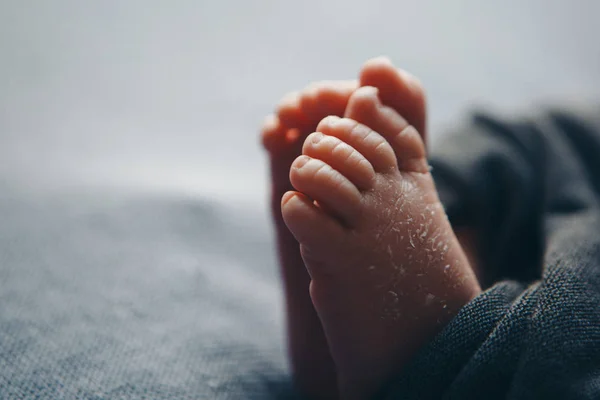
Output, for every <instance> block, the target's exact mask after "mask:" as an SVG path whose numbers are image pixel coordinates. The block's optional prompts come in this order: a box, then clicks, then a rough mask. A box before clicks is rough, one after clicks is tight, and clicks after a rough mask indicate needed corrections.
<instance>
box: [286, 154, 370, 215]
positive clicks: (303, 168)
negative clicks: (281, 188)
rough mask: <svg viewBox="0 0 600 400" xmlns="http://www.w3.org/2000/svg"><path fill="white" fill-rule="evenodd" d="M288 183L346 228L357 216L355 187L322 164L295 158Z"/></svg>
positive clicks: (358, 198)
mask: <svg viewBox="0 0 600 400" xmlns="http://www.w3.org/2000/svg"><path fill="white" fill-rule="evenodd" d="M290 182H291V183H292V185H293V186H294V188H295V189H296V190H297V191H299V192H302V193H304V194H305V195H306V196H308V197H309V198H311V199H313V200H316V201H317V203H318V204H319V205H320V206H322V207H323V208H324V209H325V211H327V212H328V213H331V214H333V215H334V216H335V217H337V218H338V219H340V220H341V221H342V222H343V223H344V224H346V225H353V223H354V221H355V220H356V219H357V218H358V216H359V215H360V213H361V209H362V204H361V203H362V194H361V193H360V192H359V190H358V188H357V187H356V186H355V185H354V184H353V183H352V182H351V181H350V180H349V179H348V178H347V177H345V176H344V175H342V174H341V173H340V172H338V171H336V170H335V169H333V168H332V167H331V166H330V165H329V164H327V163H325V162H324V161H321V160H319V159H316V158H311V157H308V156H305V155H302V156H300V157H298V158H297V159H296V160H295V161H294V163H293V164H292V167H291V169H290Z"/></svg>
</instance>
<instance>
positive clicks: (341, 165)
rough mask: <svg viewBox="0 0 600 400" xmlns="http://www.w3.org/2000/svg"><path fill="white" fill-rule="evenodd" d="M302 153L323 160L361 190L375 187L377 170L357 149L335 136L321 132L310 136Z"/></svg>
mask: <svg viewBox="0 0 600 400" xmlns="http://www.w3.org/2000/svg"><path fill="white" fill-rule="evenodd" d="M302 153H303V154H304V155H307V156H309V157H312V158H316V159H319V160H322V161H323V162H325V163H327V164H329V165H330V166H331V167H332V168H333V169H335V170H336V171H339V172H340V173H341V174H342V175H344V176H345V177H346V178H348V179H349V180H350V181H351V182H352V183H353V184H354V185H356V187H358V188H359V189H360V190H368V189H370V188H371V187H372V186H373V178H374V177H375V170H374V169H373V166H372V165H371V163H370V162H369V161H368V160H367V159H366V158H365V157H364V156H363V155H362V154H360V153H359V152H358V151H357V150H356V149H354V148H353V147H352V146H350V145H349V144H347V143H346V142H344V141H342V140H340V139H338V138H337V137H335V136H328V135H325V134H323V133H321V132H314V133H312V134H310V135H309V136H308V137H307V138H306V141H305V142H304V147H303V149H302Z"/></svg>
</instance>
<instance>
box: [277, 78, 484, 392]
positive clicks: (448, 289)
mask: <svg viewBox="0 0 600 400" xmlns="http://www.w3.org/2000/svg"><path fill="white" fill-rule="evenodd" d="M388 71H390V70H388ZM389 73H390V74H392V76H393V77H394V78H393V79H392V80H391V82H398V79H400V78H398V76H397V75H396V74H397V72H396V71H395V70H393V71H391V72H389ZM400 81H401V79H400ZM379 90H387V91H389V87H387V86H386V87H382V88H380V89H379ZM404 102H406V99H405V98H402V99H398V104H403V103H404ZM383 107H384V105H382V104H381V101H380V100H379V97H378V96H377V90H376V89H374V88H359V89H357V90H355V91H354V92H353V93H352V94H351V95H350V97H349V99H348V103H347V106H346V109H345V111H344V118H338V117H335V116H330V117H328V118H326V119H324V120H322V121H321V122H320V123H319V124H318V126H317V129H316V131H317V132H320V135H321V136H323V137H328V138H329V139H327V140H322V139H320V140H319V141H317V142H315V141H313V140H306V141H305V142H304V145H303V147H302V155H298V158H297V159H296V160H297V161H302V160H304V162H298V163H296V164H293V165H295V166H294V167H292V168H291V169H290V175H289V179H290V183H291V184H292V185H293V187H294V189H296V191H297V192H296V195H297V196H298V197H297V198H298V199H300V198H303V199H305V201H296V202H291V201H290V202H287V203H285V204H284V205H283V206H282V208H281V215H282V216H283V218H284V220H285V224H286V226H287V227H288V228H289V230H290V231H291V233H292V234H293V235H294V237H295V238H296V239H297V241H298V242H299V244H300V246H301V247H302V249H303V252H302V256H303V257H304V258H303V260H302V261H303V262H304V265H305V267H306V269H307V270H308V272H309V273H310V277H311V279H312V282H311V286H310V295H311V300H312V304H313V305H314V307H315V310H316V312H317V313H318V316H319V320H320V322H321V323H322V327H323V331H324V332H325V335H326V336H327V343H328V345H329V350H330V351H331V356H332V358H333V360H334V361H335V364H336V372H337V376H338V379H339V382H341V383H340V389H341V391H342V392H344V393H349V394H352V395H353V396H354V398H370V397H372V396H371V395H372V394H373V393H374V392H376V391H377V389H378V388H379V386H380V385H381V384H383V383H384V382H385V381H386V380H387V379H388V378H389V377H390V376H391V375H392V374H393V373H395V372H396V371H398V370H399V369H401V368H402V367H403V366H404V365H405V363H406V362H407V361H408V360H409V359H410V357H411V356H412V354H413V353H414V351H415V350H417V349H418V348H419V347H420V346H422V345H423V344H424V343H425V342H426V341H428V340H430V339H431V338H433V337H434V336H435V334H436V333H437V332H438V331H439V328H440V325H442V324H444V323H447V322H448V321H449V319H450V318H451V317H452V316H453V315H455V314H456V312H457V311H458V309H460V307H462V306H463V305H464V304H466V302H468V301H469V300H470V299H471V298H472V294H473V293H474V292H475V291H476V289H477V288H478V287H477V282H476V280H475V278H474V275H473V274H472V273H470V272H469V270H470V265H469V263H468V260H467V259H466V257H465V256H464V254H463V253H462V248H461V247H460V244H458V243H457V240H456V237H455V236H454V234H453V232H452V228H451V226H450V224H449V223H448V221H447V216H446V215H445V213H444V212H442V211H443V208H442V206H441V204H440V203H439V199H438V196H437V193H436V190H435V185H434V183H433V180H432V177H431V175H430V174H429V173H426V172H424V170H425V169H426V167H425V166H426V164H427V161H426V159H425V146H424V143H423V141H422V138H421V136H419V133H418V132H416V131H414V129H413V130H412V131H409V130H407V129H406V128H407V120H406V119H404V118H405V117H406V116H402V115H400V114H399V113H397V112H396V111H395V110H394V109H392V108H390V107H387V109H386V110H387V111H386V112H385V113H383V112H382V110H383ZM411 124H412V122H411ZM413 125H414V124H413ZM420 125H422V126H424V124H420ZM399 132H404V133H405V134H403V135H398V133H399ZM411 132H412V133H411ZM336 141H337V142H342V143H341V145H340V146H337V149H338V150H339V151H324V150H323V149H324V147H322V146H324V143H325V144H326V143H330V144H331V143H336ZM318 142H320V143H321V145H319V143H318ZM319 146H321V147H319ZM343 149H346V150H348V149H349V150H348V151H352V152H353V153H352V154H354V156H355V157H354V158H353V159H350V158H349V157H348V154H349V153H346V154H344V151H342V150H343ZM307 160H311V162H310V163H309V162H307ZM348 160H351V161H353V162H348ZM356 160H359V161H360V162H354V161H356ZM311 165H312V166H311ZM317 166H318V168H317ZM399 166H400V167H399ZM360 177H362V178H364V177H366V178H367V179H362V178H361V179H359V178H360ZM309 200H314V201H316V202H317V203H318V204H323V205H324V207H317V206H315V205H314V204H313V203H312V202H311V201H309ZM365 376H368V377H372V379H371V378H365ZM365 379H367V380H368V379H371V381H369V382H367V383H365V384H363V383H364V382H365ZM354 382H362V383H361V384H358V385H357V384H356V383H354ZM344 383H347V385H346V386H347V387H344ZM361 385H363V387H360V386H361ZM342 396H343V395H342Z"/></svg>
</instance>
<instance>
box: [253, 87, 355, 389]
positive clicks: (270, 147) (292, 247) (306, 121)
mask: <svg viewBox="0 0 600 400" xmlns="http://www.w3.org/2000/svg"><path fill="white" fill-rule="evenodd" d="M357 87H358V85H357V82H355V81H337V82H321V83H316V84H312V85H310V86H309V87H307V88H306V89H304V90H303V91H301V92H295V93H291V94H289V95H287V96H285V97H284V98H283V100H282V101H281V102H280V104H279V106H278V108H277V113H276V115H272V116H269V117H267V119H266V121H265V124H264V126H263V129H262V135H261V137H262V141H263V145H264V146H265V148H266V149H267V151H268V152H269V158H270V164H271V184H272V190H271V192H272V193H271V199H272V206H271V208H272V214H273V219H274V221H275V227H276V234H277V243H278V253H279V259H280V264H281V271H282V276H283V282H284V288H285V297H286V307H287V313H286V315H287V331H288V348H289V350H288V351H289V354H290V360H291V366H292V370H293V374H294V378H295V380H296V383H297V384H298V386H299V387H300V388H301V390H302V391H303V392H304V393H306V394H307V395H309V396H310V397H311V398H323V399H331V398H335V397H336V395H337V385H336V373H335V366H334V364H333V361H332V359H331V355H330V353H329V348H328V345H327V341H326V339H325V335H324V333H323V328H322V326H321V321H320V320H319V318H318V316H317V314H316V312H315V309H314V306H313V304H312V301H311V299H310V296H309V293H308V286H309V282H310V278H309V276H308V273H307V271H306V268H305V266H304V262H303V261H302V257H301V255H300V247H299V244H298V241H297V240H296V239H295V238H294V237H293V236H292V234H291V233H290V231H289V230H288V229H287V227H286V226H285V223H284V222H283V219H282V215H281V197H282V196H283V194H284V193H285V192H287V191H289V190H292V189H293V187H292V185H291V183H290V179H289V171H290V166H291V165H292V162H293V161H294V159H295V158H296V157H298V156H299V155H300V154H301V152H302V144H303V143H304V140H305V139H306V136H308V134H309V133H311V132H313V131H314V130H315V129H316V126H317V124H318V123H319V121H320V120H321V119H323V118H324V117H326V116H328V115H339V116H342V115H343V113H344V110H345V109H346V106H347V104H348V99H349V98H350V95H351V94H352V92H353V91H354V90H355V89H356V88H357Z"/></svg>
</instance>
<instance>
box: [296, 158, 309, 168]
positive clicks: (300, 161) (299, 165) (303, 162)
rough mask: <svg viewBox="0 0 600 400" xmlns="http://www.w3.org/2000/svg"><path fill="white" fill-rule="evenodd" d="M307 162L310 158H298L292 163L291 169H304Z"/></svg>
mask: <svg viewBox="0 0 600 400" xmlns="http://www.w3.org/2000/svg"><path fill="white" fill-rule="evenodd" d="M309 161H310V157H308V156H304V155H302V156H299V157H298V158H296V161H294V164H293V167H294V168H295V169H300V168H302V167H304V166H305V165H306V164H307V163H308V162H309Z"/></svg>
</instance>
